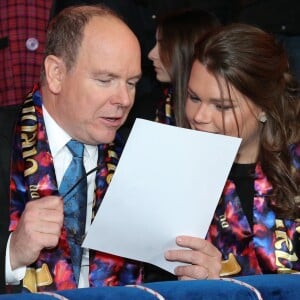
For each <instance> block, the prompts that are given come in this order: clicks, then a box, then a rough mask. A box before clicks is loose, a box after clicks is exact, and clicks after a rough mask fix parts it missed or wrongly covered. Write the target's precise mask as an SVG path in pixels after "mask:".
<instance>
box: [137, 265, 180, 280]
mask: <svg viewBox="0 0 300 300" xmlns="http://www.w3.org/2000/svg"><path fill="white" fill-rule="evenodd" d="M173 280H177V277H176V276H175V275H173V274H172V273H169V272H167V271H165V270H163V269H161V268H159V267H156V266H154V265H152V264H148V263H144V276H143V282H144V283H147V282H155V281H173Z"/></svg>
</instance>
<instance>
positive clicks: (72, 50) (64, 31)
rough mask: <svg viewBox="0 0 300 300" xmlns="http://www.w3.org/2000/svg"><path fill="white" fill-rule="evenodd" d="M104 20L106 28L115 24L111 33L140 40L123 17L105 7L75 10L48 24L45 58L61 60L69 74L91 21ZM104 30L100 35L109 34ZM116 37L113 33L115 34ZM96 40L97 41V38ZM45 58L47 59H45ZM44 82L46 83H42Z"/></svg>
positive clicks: (85, 7)
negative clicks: (118, 32) (119, 32)
mask: <svg viewBox="0 0 300 300" xmlns="http://www.w3.org/2000/svg"><path fill="white" fill-rule="evenodd" d="M94 18H97V19H103V23H102V25H103V24H106V25H108V23H109V24H111V25H112V24H113V27H114V26H116V28H111V29H117V28H118V29H120V30H121V32H123V33H125V32H126V37H127V35H128V36H132V38H133V39H135V40H136V42H137V39H136V37H135V35H134V34H133V32H132V31H131V30H130V28H129V27H128V26H127V25H126V24H125V22H124V21H123V20H122V19H121V17H120V16H119V15H118V14H117V13H116V12H114V11H113V10H111V9H110V8H108V7H106V6H104V5H95V6H88V5H82V6H74V7H68V8H66V9H64V10H62V11H61V12H60V13H59V14H58V15H57V16H56V17H55V18H53V19H52V20H51V22H50V24H49V28H48V31H47V40H46V46H45V58H46V57H47V56H48V55H55V56H57V57H59V58H62V59H63V61H64V63H65V65H66V68H67V70H70V69H71V68H72V67H73V65H74V63H75V61H76V58H77V53H78V50H79V48H80V46H81V43H82V40H83V38H84V31H85V27H86V26H87V25H88V24H89V23H90V22H91V20H92V19H94ZM107 28H108V26H105V28H101V27H99V28H97V29H96V30H97V31H98V32H99V31H101V32H103V31H105V30H107ZM115 33H117V31H116V30H113V34H115ZM94 37H96V36H95V35H94ZM45 58H44V59H45ZM44 77H45V70H44V66H43V67H42V79H44ZM42 81H43V80H42Z"/></svg>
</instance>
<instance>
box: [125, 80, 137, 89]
mask: <svg viewBox="0 0 300 300" xmlns="http://www.w3.org/2000/svg"><path fill="white" fill-rule="evenodd" d="M136 84H137V82H135V81H128V82H127V85H128V86H129V87H130V88H135V87H136Z"/></svg>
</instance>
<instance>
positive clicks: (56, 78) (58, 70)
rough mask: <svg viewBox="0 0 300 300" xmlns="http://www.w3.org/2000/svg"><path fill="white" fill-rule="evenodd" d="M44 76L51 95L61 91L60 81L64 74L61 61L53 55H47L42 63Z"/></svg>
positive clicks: (64, 68) (63, 66)
mask: <svg viewBox="0 0 300 300" xmlns="http://www.w3.org/2000/svg"><path fill="white" fill-rule="evenodd" d="M44 64H45V76H46V81H47V83H48V87H49V89H50V90H51V92H52V93H54V94H57V93H59V92H60V90H61V86H62V81H63V79H64V76H65V73H66V66H65V64H64V62H63V60H62V59H61V58H59V57H57V56H55V55H48V56H47V57H46V58H45V61H44Z"/></svg>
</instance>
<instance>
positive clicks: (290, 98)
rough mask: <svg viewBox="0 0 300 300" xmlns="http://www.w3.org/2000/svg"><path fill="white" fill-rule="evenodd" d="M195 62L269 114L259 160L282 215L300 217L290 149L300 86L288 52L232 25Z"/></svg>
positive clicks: (296, 136)
mask: <svg viewBox="0 0 300 300" xmlns="http://www.w3.org/2000/svg"><path fill="white" fill-rule="evenodd" d="M194 59H195V60H198V61H200V62H201V63H202V64H203V65H205V67H206V69H207V70H208V72H210V73H211V74H213V75H214V76H215V78H216V80H217V81H218V80H219V78H222V79H223V80H224V81H225V82H226V84H227V89H228V90H229V86H230V85H231V86H233V87H235V88H236V89H237V90H238V91H239V92H240V93H242V94H243V95H245V96H246V97H247V98H248V99H250V100H251V101H252V102H253V103H255V104H256V105H257V106H259V107H261V108H262V110H263V111H264V112H265V114H266V117H267V121H266V123H264V125H263V126H262V129H261V136H260V151H259V157H258V160H259V161H260V163H261V166H262V169H263V171H264V172H265V174H266V176H267V178H268V179H269V181H270V182H271V184H272V186H273V194H272V195H271V197H270V205H272V206H273V208H274V210H275V211H276V212H277V213H278V216H281V217H287V218H294V217H299V216H300V215H299V186H300V174H299V170H295V169H293V168H292V166H291V165H292V162H291V156H290V151H289V147H290V145H292V144H297V143H299V142H300V99H299V86H298V83H297V81H296V80H294V79H293V77H292V75H291V74H290V71H289V63H288V58H287V55H286V52H285V50H284V48H283V47H282V45H280V44H279V43H278V42H277V41H276V39H275V38H274V37H273V36H272V35H270V34H268V33H266V32H264V31H262V30H261V29H258V28H256V27H253V26H250V25H245V24H231V25H227V26H224V27H222V28H219V29H217V30H215V31H214V32H212V33H211V34H208V35H207V36H206V37H205V38H204V39H202V40H199V41H198V43H197V44H196V47H195V56H194ZM181 109H184V108H183V107H182V108H181Z"/></svg>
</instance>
